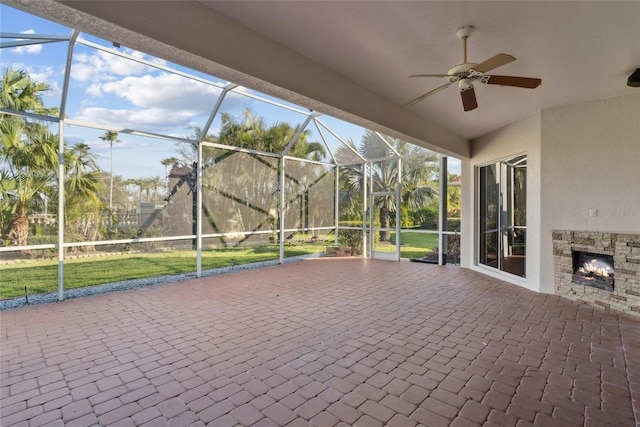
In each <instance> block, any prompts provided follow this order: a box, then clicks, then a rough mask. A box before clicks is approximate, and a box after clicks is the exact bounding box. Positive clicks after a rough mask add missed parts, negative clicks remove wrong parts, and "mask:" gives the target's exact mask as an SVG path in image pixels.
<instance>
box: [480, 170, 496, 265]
mask: <svg viewBox="0 0 640 427" xmlns="http://www.w3.org/2000/svg"><path fill="white" fill-rule="evenodd" d="M497 169H498V165H497V164H493V165H489V166H484V167H481V168H480V239H479V241H480V248H479V249H480V250H479V255H480V256H479V262H480V264H484V265H487V266H489V267H495V268H498V239H499V233H498V212H499V207H500V197H499V194H500V193H499V190H498V178H497V176H496V171H497Z"/></svg>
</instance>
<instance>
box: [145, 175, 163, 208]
mask: <svg viewBox="0 0 640 427" xmlns="http://www.w3.org/2000/svg"><path fill="white" fill-rule="evenodd" d="M148 181H149V186H150V187H151V188H152V189H153V202H154V203H156V204H157V203H158V188H159V187H161V186H162V178H160V177H159V176H153V177H151V178H149V180H148Z"/></svg>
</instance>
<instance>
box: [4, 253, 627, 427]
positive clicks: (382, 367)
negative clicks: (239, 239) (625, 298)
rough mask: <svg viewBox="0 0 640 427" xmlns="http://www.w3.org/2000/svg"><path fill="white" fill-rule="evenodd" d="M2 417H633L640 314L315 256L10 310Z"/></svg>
mask: <svg viewBox="0 0 640 427" xmlns="http://www.w3.org/2000/svg"><path fill="white" fill-rule="evenodd" d="M0 320H1V322H2V330H1V332H2V337H1V338H2V346H1V351H2V353H1V356H2V365H1V368H2V370H1V380H2V384H1V390H2V394H1V399H2V405H1V407H2V412H1V417H2V420H1V424H2V426H32V427H35V426H40V425H53V426H55V425H64V426H68V427H74V426H92V425H101V426H106V425H114V426H203V425H209V426H235V425H242V426H283V425H287V426H306V425H314V426H334V425H337V426H349V425H353V426H367V427H374V426H382V425H386V426H416V425H424V426H448V425H451V426H475V425H485V426H516V425H517V426H518V427H522V426H528V425H539V426H555V425H559V426H564V427H566V426H574V425H575V426H577V425H587V426H609V425H611V426H633V425H636V423H637V422H638V420H640V323H639V322H638V321H637V320H633V319H631V318H628V317H625V316H618V315H615V314H611V313H608V312H605V311H602V310H599V309H596V308H592V307H589V306H586V305H581V304H577V303H574V302H570V301H568V300H565V299H562V298H560V297H557V296H552V295H544V294H536V293H533V292H530V291H528V290H525V289H522V288H519V287H516V286H513V285H509V284H507V283H505V282H501V281H499V280H496V279H493V278H489V277H487V276H485V275H482V274H479V273H477V272H473V271H470V270H467V269H461V268H459V267H454V266H445V267H438V266H430V265H425V264H417V263H394V262H385V261H372V260H361V259H331V260H330V259H319V260H314V261H304V262H298V263H292V264H286V265H281V266H275V267H268V268H264V269H259V270H253V271H246V272H239V273H232V274H226V275H221V276H214V277H208V278H203V279H194V280H189V281H185V282H180V283H174V284H167V285H157V286H150V287H146V288H140V289H136V290H130V291H122V292H114V293H110V294H103V295H97V296H92V297H86V298H82V299H77V300H69V301H64V302H61V303H55V304H48V305H39V306H33V307H26V308H21V309H14V310H7V311H4V312H2V313H0Z"/></svg>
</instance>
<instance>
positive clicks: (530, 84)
mask: <svg viewBox="0 0 640 427" xmlns="http://www.w3.org/2000/svg"><path fill="white" fill-rule="evenodd" d="M487 84H490V85H500V86H514V87H522V88H526V89H535V88H537V87H538V86H540V84H542V79H535V78H532V77H516V76H489V81H487Z"/></svg>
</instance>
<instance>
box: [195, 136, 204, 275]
mask: <svg viewBox="0 0 640 427" xmlns="http://www.w3.org/2000/svg"><path fill="white" fill-rule="evenodd" d="M202 164H203V161H202V141H200V142H198V170H197V171H196V198H197V199H198V203H197V204H196V209H197V211H198V212H197V214H196V277H202Z"/></svg>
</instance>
